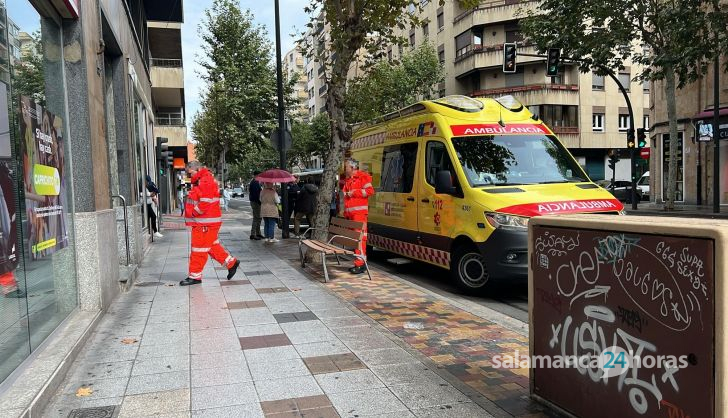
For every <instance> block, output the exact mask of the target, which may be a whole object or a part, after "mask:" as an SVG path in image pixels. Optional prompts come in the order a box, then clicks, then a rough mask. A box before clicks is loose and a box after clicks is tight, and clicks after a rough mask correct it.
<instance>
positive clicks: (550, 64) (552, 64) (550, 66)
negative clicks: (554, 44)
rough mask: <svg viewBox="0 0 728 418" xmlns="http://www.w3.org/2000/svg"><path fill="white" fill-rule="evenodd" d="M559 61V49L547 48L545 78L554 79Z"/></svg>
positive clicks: (557, 73)
mask: <svg viewBox="0 0 728 418" xmlns="http://www.w3.org/2000/svg"><path fill="white" fill-rule="evenodd" d="M560 61H561V49H559V48H549V53H548V56H547V58H546V76H548V77H556V76H558V75H559V63H560Z"/></svg>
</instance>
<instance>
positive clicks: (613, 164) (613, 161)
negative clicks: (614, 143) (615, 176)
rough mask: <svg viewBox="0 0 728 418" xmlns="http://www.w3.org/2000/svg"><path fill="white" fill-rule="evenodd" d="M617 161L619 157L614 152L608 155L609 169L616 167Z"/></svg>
mask: <svg viewBox="0 0 728 418" xmlns="http://www.w3.org/2000/svg"><path fill="white" fill-rule="evenodd" d="M618 162H619V157H617V154H616V153H614V154H612V155H610V156H609V169H610V170H612V171H614V169H615V168H616V167H617V163H618Z"/></svg>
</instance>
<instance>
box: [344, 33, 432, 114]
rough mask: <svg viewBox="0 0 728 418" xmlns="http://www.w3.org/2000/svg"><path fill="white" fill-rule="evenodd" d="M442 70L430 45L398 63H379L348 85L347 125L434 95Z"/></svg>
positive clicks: (384, 61) (416, 50)
mask: <svg viewBox="0 0 728 418" xmlns="http://www.w3.org/2000/svg"><path fill="white" fill-rule="evenodd" d="M444 80H445V69H444V68H443V66H442V64H440V61H439V59H438V57H437V51H435V48H434V46H432V44H430V43H424V44H422V45H420V46H419V47H417V49H415V50H413V51H411V52H408V53H406V54H405V55H404V57H402V61H401V62H389V61H387V60H381V61H379V62H378V63H377V64H375V65H374V66H373V67H372V68H371V69H370V71H369V72H368V73H367V75H365V76H363V77H359V78H357V79H355V80H354V81H353V82H351V83H350V84H349V88H348V91H347V95H346V106H347V107H346V114H347V119H348V120H349V121H350V122H352V123H353V122H363V121H367V120H372V119H374V118H376V117H378V116H381V115H384V114H387V113H389V112H393V111H395V110H398V109H401V108H403V107H405V106H407V105H410V104H412V103H414V102H416V101H418V100H429V99H433V98H435V96H436V94H437V84H438V83H441V82H443V81H444Z"/></svg>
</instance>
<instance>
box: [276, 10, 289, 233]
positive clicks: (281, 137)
mask: <svg viewBox="0 0 728 418" xmlns="http://www.w3.org/2000/svg"><path fill="white" fill-rule="evenodd" d="M278 3H279V0H275V19H276V77H277V79H278V80H277V81H278V152H279V153H280V166H281V170H285V169H286V148H285V145H286V144H285V131H284V129H285V108H284V107H283V64H282V63H281V19H280V10H279V9H280V7H279V5H278ZM281 194H282V195H283V196H281V201H282V206H283V221H282V222H281V229H282V231H281V234H282V237H283V238H288V235H289V233H288V224H289V220H290V219H289V217H288V188H287V187H286V185H285V184H283V185H281Z"/></svg>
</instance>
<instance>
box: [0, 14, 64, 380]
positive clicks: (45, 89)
mask: <svg viewBox="0 0 728 418" xmlns="http://www.w3.org/2000/svg"><path fill="white" fill-rule="evenodd" d="M62 45H63V43H62V39H61V28H60V26H59V24H58V23H57V22H56V21H55V20H54V19H52V18H48V17H42V16H41V15H39V14H38V13H37V12H36V10H35V9H34V8H33V6H31V5H30V3H29V2H28V1H26V0H12V1H11V2H9V3H6V2H5V0H0V186H1V187H0V288H1V291H2V295H0V353H3V355H2V356H1V357H0V380H4V379H5V378H6V377H7V376H8V375H9V374H10V373H12V371H13V370H14V369H15V368H16V367H17V366H18V365H19V364H20V363H21V362H22V361H23V360H24V359H25V358H26V357H27V356H28V355H29V354H30V352H31V351H33V350H35V349H36V348H37V347H38V346H39V345H40V344H41V343H42V342H43V341H44V340H45V339H46V337H48V335H49V334H50V333H51V332H53V330H55V329H56V327H57V326H58V325H59V324H60V322H61V321H63V320H64V319H65V318H66V317H67V316H68V314H69V313H70V312H71V311H72V310H73V309H74V308H75V307H76V306H77V304H78V300H77V297H78V296H77V295H78V292H77V284H76V266H75V255H74V252H75V248H74V241H73V218H72V213H73V204H72V202H73V200H72V198H71V186H70V182H71V174H70V148H69V141H68V137H69V136H68V123H67V117H66V116H67V113H66V106H65V103H66V100H65V91H64V85H65V83H64V75H63V55H62V54H63V52H62V51H63V49H62Z"/></svg>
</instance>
